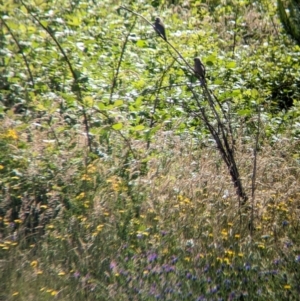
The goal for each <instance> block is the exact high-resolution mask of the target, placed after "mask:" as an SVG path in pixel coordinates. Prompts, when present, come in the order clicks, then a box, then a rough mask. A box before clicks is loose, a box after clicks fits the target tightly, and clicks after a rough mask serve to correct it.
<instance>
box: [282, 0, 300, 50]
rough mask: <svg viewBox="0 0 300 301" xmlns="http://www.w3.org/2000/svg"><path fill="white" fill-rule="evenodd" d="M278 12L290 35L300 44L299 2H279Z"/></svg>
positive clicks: (293, 0)
mask: <svg viewBox="0 0 300 301" xmlns="http://www.w3.org/2000/svg"><path fill="white" fill-rule="evenodd" d="M277 4H278V12H279V16H280V20H281V22H282V24H283V26H284V28H285V30H286V32H287V33H288V34H290V35H291V36H292V38H293V39H294V40H295V41H296V42H297V43H298V45H299V44H300V26H299V23H300V8H299V1H295V0H288V1H286V0H285V1H282V0H278V1H277Z"/></svg>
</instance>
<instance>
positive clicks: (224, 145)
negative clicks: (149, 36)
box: [120, 6, 248, 205]
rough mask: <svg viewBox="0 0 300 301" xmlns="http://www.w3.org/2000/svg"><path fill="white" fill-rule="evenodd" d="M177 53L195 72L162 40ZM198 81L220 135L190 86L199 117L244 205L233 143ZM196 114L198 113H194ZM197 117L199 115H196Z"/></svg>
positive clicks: (205, 89) (207, 94)
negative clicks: (211, 137)
mask: <svg viewBox="0 0 300 301" xmlns="http://www.w3.org/2000/svg"><path fill="white" fill-rule="evenodd" d="M120 8H122V9H125V10H127V11H129V12H131V13H133V14H135V15H137V16H139V17H141V18H142V19H144V20H145V21H146V22H147V23H148V24H149V25H151V26H152V27H153V29H154V31H155V28H154V26H153V24H152V23H151V22H149V21H148V20H147V19H146V18H145V17H143V16H142V15H140V14H138V13H136V12H134V11H132V10H130V9H128V8H126V7H125V6H120ZM161 38H162V39H163V40H164V38H163V36H161ZM164 41H165V42H166V43H167V44H168V45H169V46H170V47H171V48H172V49H173V50H174V51H175V52H176V53H177V54H178V56H179V57H180V58H181V59H182V60H183V61H184V63H185V64H186V66H187V67H188V68H189V69H190V71H191V72H192V74H195V71H194V68H193V67H191V65H190V64H189V63H188V62H187V61H186V60H185V59H184V57H183V56H182V55H181V54H180V53H179V51H178V50H177V49H176V48H175V47H174V46H173V45H172V44H171V43H170V42H169V41H166V40H164ZM199 81H200V84H201V86H202V88H203V92H204V96H205V97H206V99H207V100H208V103H209V106H210V108H211V110H212V112H213V114H214V116H215V118H216V120H217V124H218V129H219V130H221V135H220V134H219V133H218V131H217V130H216V129H215V128H214V126H213V125H212V124H211V123H210V121H209V118H208V116H207V114H206V112H205V110H204V108H202V106H201V104H200V102H199V99H198V97H197V95H196V93H195V92H194V91H193V89H192V88H191V87H189V88H190V90H191V91H192V93H193V95H194V98H195V99H196V100H197V103H198V107H199V110H200V113H201V114H200V115H201V119H202V120H203V121H204V123H205V125H206V126H207V128H208V129H209V131H210V133H211V135H212V136H213V138H214V140H215V141H216V143H217V147H218V149H219V151H220V153H221V156H222V158H223V160H224V161H225V163H226V165H227V167H228V169H229V173H230V175H231V178H232V181H233V184H234V187H235V188H236V192H237V195H238V197H240V198H241V199H242V203H241V204H242V205H244V204H245V203H246V202H247V199H248V197H247V195H246V193H245V192H244V189H243V186H242V182H241V179H240V175H239V171H238V167H237V165H236V161H235V159H234V151H233V149H234V147H233V145H232V146H230V145H229V141H228V137H227V134H226V132H225V131H226V130H225V125H224V123H223V122H222V121H221V119H220V115H219V113H218V112H217V110H216V107H215V103H214V100H213V97H212V96H211V93H210V92H209V89H208V87H207V84H206V82H205V81H202V80H201V79H199ZM222 112H223V114H224V111H223V109H222ZM196 115H198V114H197V113H196ZM198 117H199V115H198Z"/></svg>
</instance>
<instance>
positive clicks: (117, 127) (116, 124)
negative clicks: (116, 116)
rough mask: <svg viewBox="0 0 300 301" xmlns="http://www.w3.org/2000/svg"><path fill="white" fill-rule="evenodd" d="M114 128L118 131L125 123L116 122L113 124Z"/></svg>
mask: <svg viewBox="0 0 300 301" xmlns="http://www.w3.org/2000/svg"><path fill="white" fill-rule="evenodd" d="M112 128H113V129H114V130H116V131H120V130H121V129H122V128H123V124H122V123H115V124H114V125H112Z"/></svg>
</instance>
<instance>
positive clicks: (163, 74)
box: [147, 60, 175, 149]
mask: <svg viewBox="0 0 300 301" xmlns="http://www.w3.org/2000/svg"><path fill="white" fill-rule="evenodd" d="M174 63H175V60H174V61H173V62H172V63H171V64H170V65H169V67H168V68H166V69H165V70H164V71H163V72H162V76H161V77H160V80H159V84H158V85H157V86H158V87H157V88H156V89H155V90H154V91H155V94H156V96H155V101H154V105H153V112H152V114H151V118H150V124H149V128H150V129H152V128H153V126H154V125H155V119H154V114H155V111H156V108H157V106H158V103H159V97H158V95H157V94H158V93H159V91H160V89H161V86H162V83H163V80H164V77H165V75H166V74H167V72H168V71H169V69H170V68H171V67H172V66H173V64H174ZM147 140H148V141H147V149H149V148H150V142H151V141H150V139H147Z"/></svg>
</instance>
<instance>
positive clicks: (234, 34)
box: [232, 9, 238, 58]
mask: <svg viewBox="0 0 300 301" xmlns="http://www.w3.org/2000/svg"><path fill="white" fill-rule="evenodd" d="M237 18H238V10H237V9H236V11H235V20H234V30H233V47H232V58H234V52H235V46H236V34H237V33H236V31H237Z"/></svg>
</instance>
